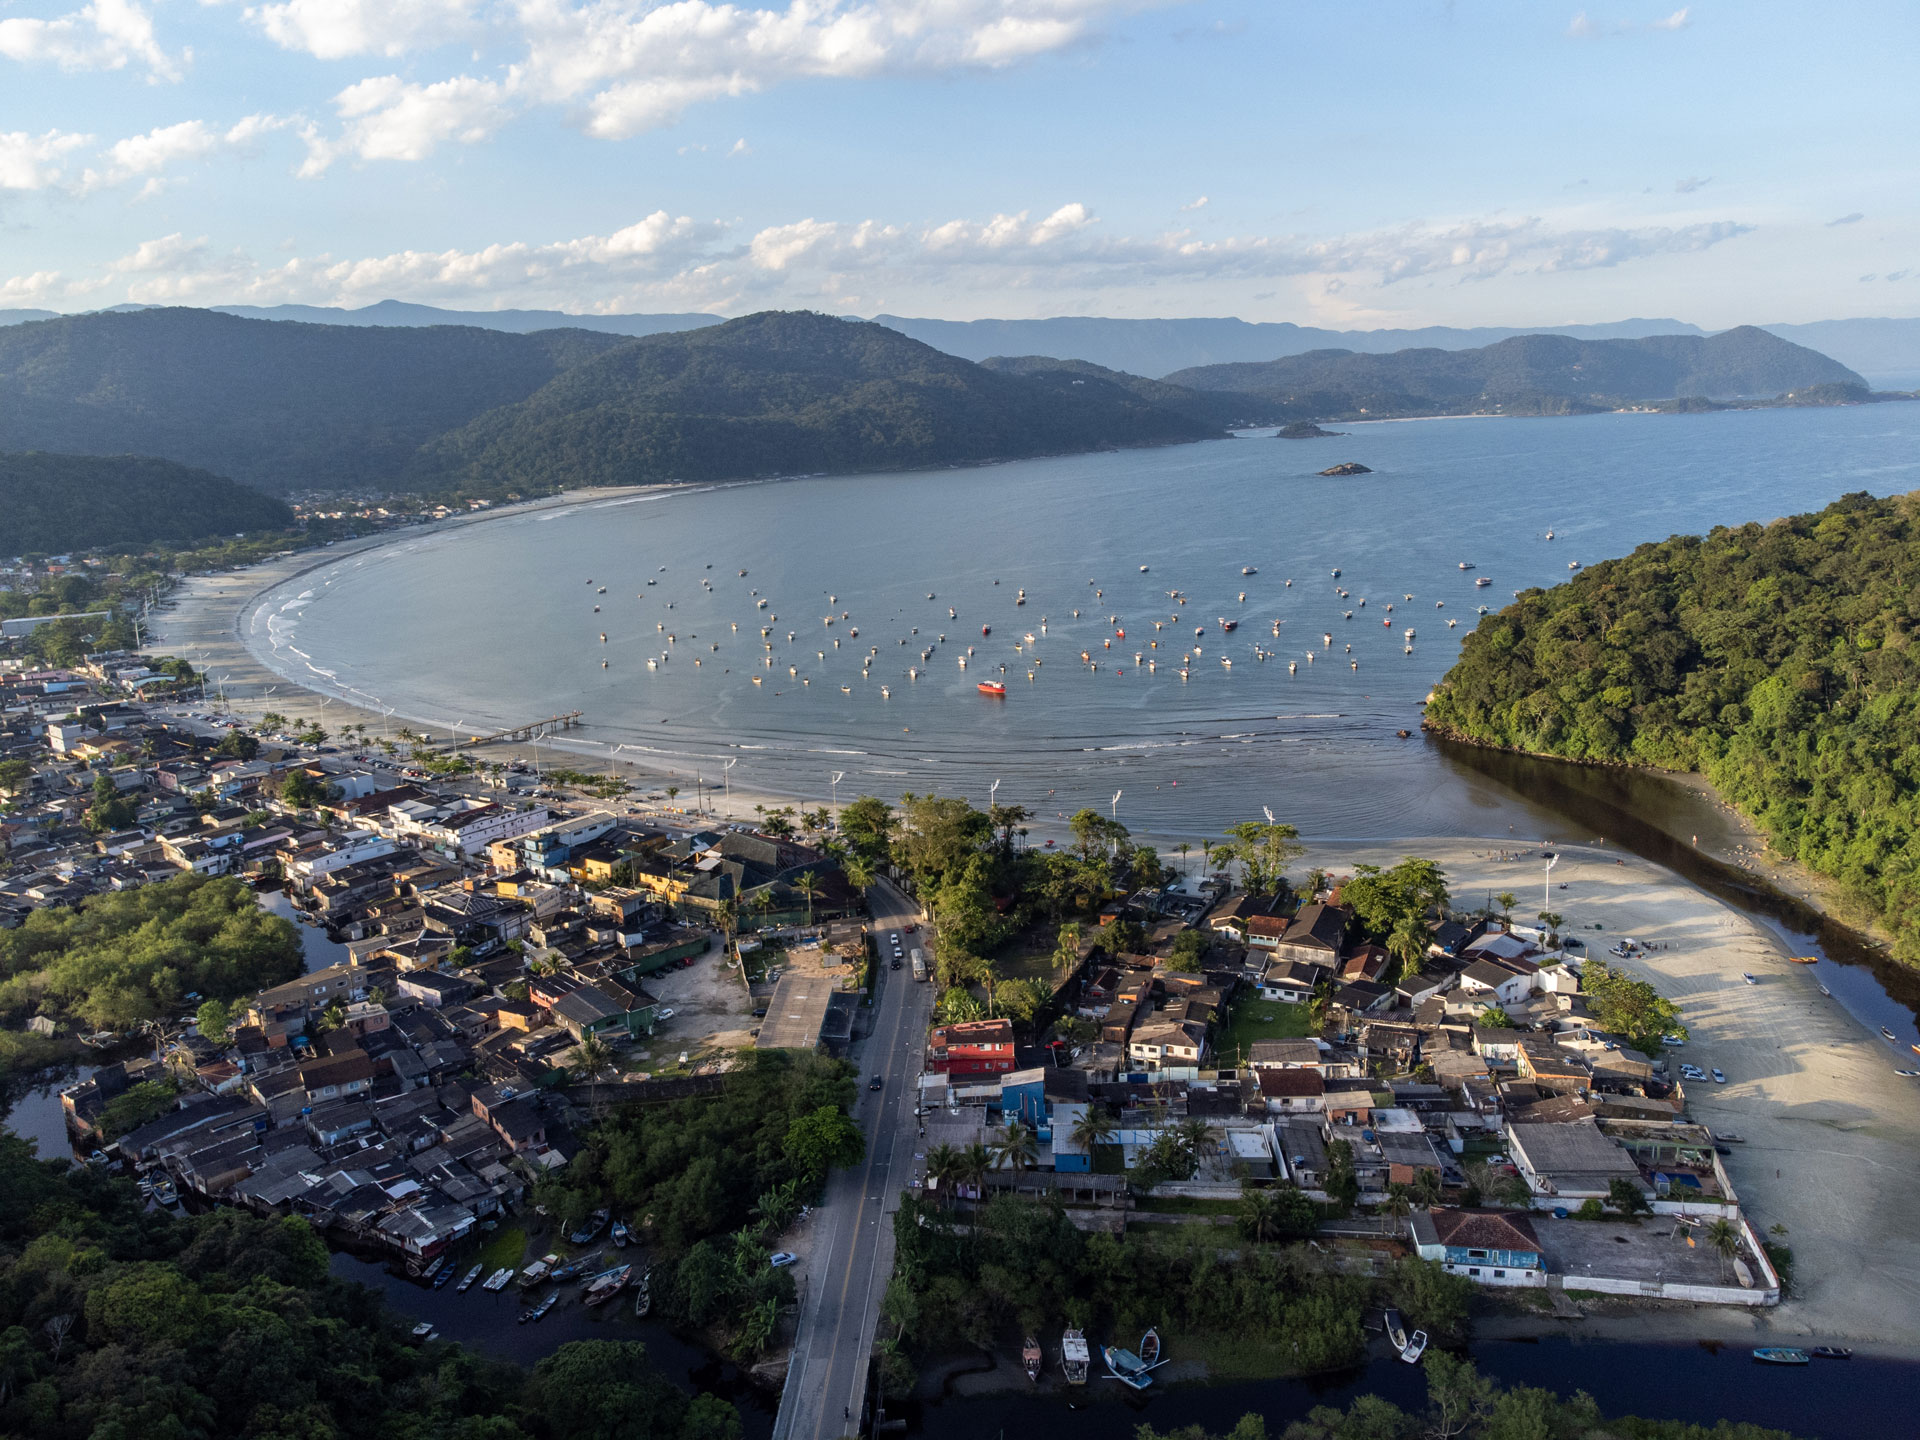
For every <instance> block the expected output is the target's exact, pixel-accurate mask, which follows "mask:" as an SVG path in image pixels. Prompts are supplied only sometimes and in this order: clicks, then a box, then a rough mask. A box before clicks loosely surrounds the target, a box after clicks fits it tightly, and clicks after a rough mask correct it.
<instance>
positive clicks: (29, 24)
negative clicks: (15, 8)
mask: <svg viewBox="0 0 1920 1440" xmlns="http://www.w3.org/2000/svg"><path fill="white" fill-rule="evenodd" d="M0 55H4V56H6V57H7V58H8V59H9V60H19V61H22V62H23V63H48V64H53V65H58V66H59V67H60V68H61V69H63V70H123V69H125V68H126V67H127V65H129V64H130V63H134V62H138V63H140V64H142V65H145V66H146V68H147V75H148V78H149V79H151V80H178V79H179V78H180V75H181V67H182V65H183V64H184V63H185V62H186V61H188V60H191V59H192V58H193V52H192V51H190V50H183V51H182V52H181V53H180V56H179V57H178V58H177V59H176V58H175V57H173V56H170V55H168V54H167V53H166V51H164V50H163V49H161V48H160V42H159V41H158V40H157V39H155V38H154V33H153V17H152V16H150V15H149V14H148V13H147V12H146V11H145V10H143V9H142V8H141V7H140V6H139V5H137V4H135V3H133V0H91V3H90V4H88V5H85V6H83V7H81V8H80V9H78V10H76V11H74V12H73V13H72V14H70V15H62V16H60V17H59V18H58V19H54V20H40V19H33V18H30V17H27V16H16V17H14V18H13V19H9V20H0Z"/></svg>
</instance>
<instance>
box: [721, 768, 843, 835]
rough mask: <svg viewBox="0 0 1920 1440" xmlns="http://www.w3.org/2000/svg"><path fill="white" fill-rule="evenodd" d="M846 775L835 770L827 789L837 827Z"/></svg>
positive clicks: (831, 773)
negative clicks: (841, 793)
mask: <svg viewBox="0 0 1920 1440" xmlns="http://www.w3.org/2000/svg"><path fill="white" fill-rule="evenodd" d="M727 763H728V764H729V765H731V764H732V763H733V762H732V761H731V760H729V761H728V762H727ZM846 775H847V772H846V771H844V770H835V771H832V772H830V774H829V775H828V778H827V788H828V789H829V790H830V791H832V792H833V823H834V824H835V825H836V826H837V825H838V824H839V823H840V782H841V781H842V780H844V779H845V778H846Z"/></svg>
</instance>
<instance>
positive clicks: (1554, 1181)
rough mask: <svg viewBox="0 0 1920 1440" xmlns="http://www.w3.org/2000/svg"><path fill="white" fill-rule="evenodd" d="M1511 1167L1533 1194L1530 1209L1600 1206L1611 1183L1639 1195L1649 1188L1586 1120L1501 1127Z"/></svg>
mask: <svg viewBox="0 0 1920 1440" xmlns="http://www.w3.org/2000/svg"><path fill="white" fill-rule="evenodd" d="M1507 1144H1508V1147H1509V1149H1510V1151H1511V1153H1512V1155H1513V1161H1514V1164H1515V1165H1516V1166H1517V1167H1518V1168H1519V1170H1520V1173H1521V1174H1522V1175H1523V1176H1525V1177H1526V1181H1527V1184H1528V1185H1529V1186H1530V1187H1531V1188H1532V1190H1533V1193H1534V1207H1535V1208H1536V1209H1548V1208H1551V1207H1552V1206H1554V1205H1566V1204H1572V1205H1578V1204H1580V1203H1581V1202H1583V1201H1585V1200H1588V1199H1598V1200H1602V1201H1604V1200H1605V1199H1606V1198H1607V1195H1608V1187H1609V1186H1610V1185H1611V1184H1612V1182H1613V1181H1615V1180H1626V1181H1629V1182H1631V1183H1632V1185H1633V1186H1634V1188H1635V1189H1637V1190H1639V1191H1641V1192H1642V1193H1643V1194H1648V1195H1650V1194H1652V1187H1651V1186H1650V1185H1648V1184H1647V1182H1646V1181H1645V1180H1644V1179H1642V1178H1641V1175H1640V1167H1639V1166H1638V1165H1636V1164H1635V1163H1634V1161H1633V1157H1632V1156H1630V1155H1628V1154H1627V1152H1626V1151H1625V1150H1623V1149H1621V1148H1620V1146H1619V1145H1617V1144H1615V1143H1614V1142H1613V1141H1612V1140H1610V1139H1608V1138H1607V1137H1606V1136H1605V1135H1603V1134H1601V1133H1600V1128H1599V1126H1597V1125H1596V1124H1595V1123H1594V1122H1593V1121H1592V1120H1577V1121H1574V1122H1572V1123H1570V1124H1560V1125H1554V1124H1526V1123H1521V1122H1510V1123H1509V1124H1508V1125H1507Z"/></svg>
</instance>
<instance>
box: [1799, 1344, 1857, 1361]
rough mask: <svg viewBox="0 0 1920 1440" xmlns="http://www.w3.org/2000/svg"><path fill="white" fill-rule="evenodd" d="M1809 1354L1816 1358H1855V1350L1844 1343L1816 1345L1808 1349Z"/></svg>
mask: <svg viewBox="0 0 1920 1440" xmlns="http://www.w3.org/2000/svg"><path fill="white" fill-rule="evenodd" d="M1807 1354H1809V1355H1811V1356H1812V1357H1813V1358H1814V1359H1816V1360H1851V1359H1852V1358H1853V1351H1851V1350H1849V1349H1848V1348H1847V1347H1846V1346H1844V1345H1814V1346H1811V1347H1810V1348H1809V1349H1808V1350H1807Z"/></svg>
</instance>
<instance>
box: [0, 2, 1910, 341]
mask: <svg viewBox="0 0 1920 1440" xmlns="http://www.w3.org/2000/svg"><path fill="white" fill-rule="evenodd" d="M1916 53H1920V6H1915V5H1913V4H1911V3H1905V4H1899V3H1889V4H1869V3H1847V0H1829V3H1827V4H1824V5H1818V6H1810V5H1807V4H1805V3H1804V0H1799V3H1794V4H1775V3H1771V0H1737V3H1736V0H1705V3H1699V4H1690V5H1687V6H1685V7H1684V8H1678V7H1675V6H1674V5H1673V4H1672V0H1650V3H1638V0H1620V3H1612V0H1593V3H1591V4H1589V5H1588V6H1587V7H1586V8H1580V7H1578V6H1575V5H1568V4H1557V3H1551V0H1524V3H1522V0H1507V3H1498V0H1483V3H1477V0H1454V3H1437V0H733V3H725V0H269V3H257V4H254V3H245V0H88V3H76V0H0V308H6V307H15V308H17V307H39V308H44V309H50V310H62V311H75V310H87V309H95V308H99V307H102V306H106V305H111V304H118V303H122V302H127V301H135V302H143V303H153V304H193V305H206V304H257V305H271V304H278V303H282V302H288V301H295V302H301V303H307V304H320V305H345V306H358V305H364V304H370V303H372V302H374V301H377V300H381V299H386V298H397V299H402V300H412V301H418V302H422V303H427V304H435V305H444V306H450V307H454V308H461V309H498V308H509V307H537V308H553V309H564V310H569V311H575V312H599V313H623V312H636V311H638V312H660V311H705V312H709V313H713V314H721V315H737V314H745V313H748V312H751V311H754V310H761V309H768V308H775V307H781V308H801V307H804V308H810V309H818V310H826V311H831V312H835V313H842V314H861V315H872V314H880V313H891V314H897V315H920V316H940V317H946V318H950V319H976V318H981V317H987V316H1005V317H1016V318H1028V317H1037V316H1047V315H1087V314H1093V315H1114V316H1133V317H1174V316H1190V315H1234V316H1239V317H1241V318H1243V319H1248V320H1292V321H1296V322H1298V323H1301V324H1316V325H1328V326H1333V327H1337V328H1374V327H1378V326H1403V325H1425V324H1449V325H1478V324H1484V325H1530V324H1539V325H1548V324H1571V323H1579V322H1597V321H1606V320H1617V319H1623V318H1627V317H1631V316H1654V317H1672V318H1677V319H1681V320H1686V321H1690V322H1692V323H1695V324H1699V325H1703V326H1707V327H1711V328H1719V327H1724V326H1729V325H1735V324H1742V323H1775V322H1793V321H1804V320H1816V319H1826V318H1839V317H1849V316H1861V315H1897V316H1916V315H1920V184H1916V181H1917V180H1920V149H1917V148H1916V147H1915V146H1914V145H1913V143H1912V141H1913V137H1914V135H1915V134H1916V124H1915V122H1916V119H1920V85H1917V84H1915V83H1914V80H1913V69H1912V66H1913V58H1912V57H1913V56H1914V55H1915V54H1916Z"/></svg>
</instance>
